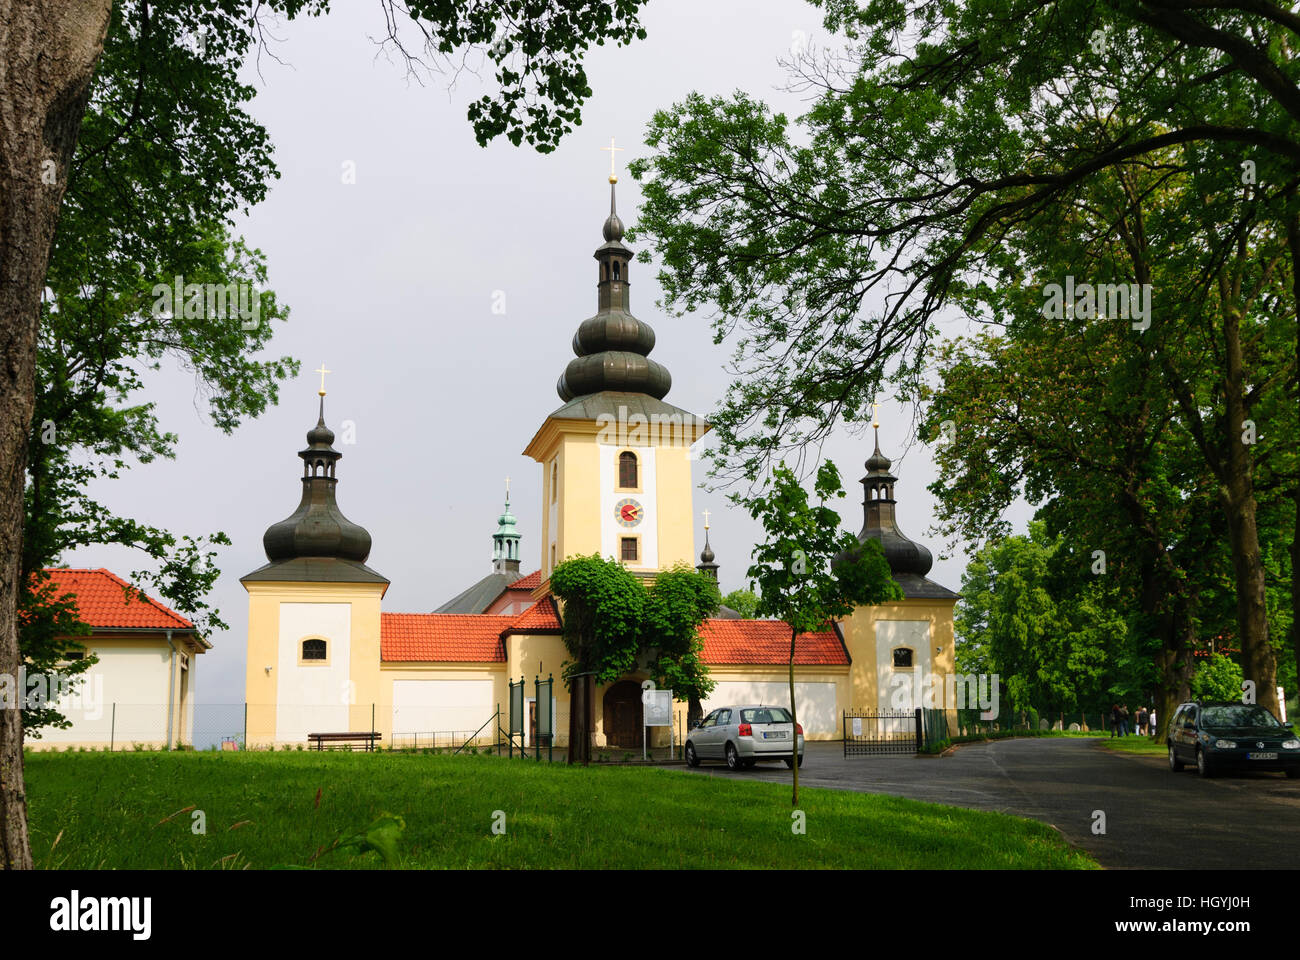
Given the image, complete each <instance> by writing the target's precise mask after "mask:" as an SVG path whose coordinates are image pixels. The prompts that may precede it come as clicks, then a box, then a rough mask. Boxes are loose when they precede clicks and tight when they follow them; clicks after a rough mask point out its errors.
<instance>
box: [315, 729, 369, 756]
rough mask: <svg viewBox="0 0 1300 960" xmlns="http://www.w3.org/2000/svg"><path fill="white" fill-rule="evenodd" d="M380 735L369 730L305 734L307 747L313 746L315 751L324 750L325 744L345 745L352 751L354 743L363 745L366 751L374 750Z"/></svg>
mask: <svg viewBox="0 0 1300 960" xmlns="http://www.w3.org/2000/svg"><path fill="white" fill-rule="evenodd" d="M383 738H384V735H383V734H382V733H374V732H373V731H370V730H364V731H362V732H360V733H309V734H307V743H308V745H309V746H310V745H312V744H315V746H316V749H317V750H324V749H325V744H327V743H339V744H347V749H349V750H351V749H352V744H354V743H364V744H365V745H366V750H367V751H371V750H374V749H375V741H376V740H382V739H383Z"/></svg>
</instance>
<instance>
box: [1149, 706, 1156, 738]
mask: <svg viewBox="0 0 1300 960" xmlns="http://www.w3.org/2000/svg"><path fill="white" fill-rule="evenodd" d="M1157 729H1158V728H1157V727H1156V708H1155V707H1152V708H1151V710H1150V712H1149V713H1148V714H1147V730H1149V731H1150V735H1151V736H1153V737H1154V736H1155V735H1156V730H1157Z"/></svg>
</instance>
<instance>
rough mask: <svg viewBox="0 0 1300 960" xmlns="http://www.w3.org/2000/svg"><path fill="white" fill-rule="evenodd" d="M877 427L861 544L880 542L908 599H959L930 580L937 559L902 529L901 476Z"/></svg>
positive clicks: (864, 488) (864, 483)
mask: <svg viewBox="0 0 1300 960" xmlns="http://www.w3.org/2000/svg"><path fill="white" fill-rule="evenodd" d="M873 426H876V448H875V450H873V451H872V453H871V456H870V457H869V458H868V459H867V474H866V476H864V477H863V478H862V491H863V499H862V513H863V524H862V532H861V533H859V534H858V541H859V542H860V543H864V544H865V543H866V542H867V541H868V540H875V541H877V542H878V543H879V544H880V546H881V549H882V551H883V552H884V555H885V560H886V561H887V562H888V563H889V570H890V573H891V574H892V575H893V578H894V580H895V582H896V583H897V584H898V585H899V587H900V588H902V591H903V596H904V597H905V598H908V599H926V600H955V599H956V598H957V594H955V593H953V592H952V591H951V590H949V589H948V588H947V587H945V586H942V585H941V584H938V583H935V582H934V581H933V580H930V579H929V578H927V577H926V574H928V573H929V572H930V567H932V566H933V565H934V557H933V556H931V554H930V551H929V550H928V549H926V548H925V547H924V546H922V545H921V544H919V543H917V542H916V541H915V540H912V539H911V538H910V537H908V536H907V534H905V533H903V531H902V530H900V529H898V521H897V519H896V517H895V513H894V511H895V507H896V501H895V500H894V484H896V483H897V482H898V477H896V476H894V475H893V474H892V473H891V472H890V467H891V466H892V464H891V463H890V460H889V458H888V457H886V456H885V455H884V454H883V453H881V452H880V428H879V426H877V425H875V424H873ZM853 553H854V551H852V550H850V551H848V552H847V553H842V554H840V555H839V556H837V557H835V559H834V560H832V561H831V566H832V567H834V566H835V565H836V564H838V563H840V562H841V561H843V560H845V559H847V558H848V557H849V556H852V555H853Z"/></svg>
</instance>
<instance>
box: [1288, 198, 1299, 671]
mask: <svg viewBox="0 0 1300 960" xmlns="http://www.w3.org/2000/svg"><path fill="white" fill-rule="evenodd" d="M1294 200H1295V198H1294V197H1293V198H1292V202H1294ZM1286 239H1287V247H1288V249H1289V251H1290V254H1291V287H1292V305H1293V306H1294V307H1295V311H1296V340H1295V369H1296V371H1297V372H1298V373H1300V215H1297V214H1292V215H1291V216H1290V217H1288V218H1287V221H1286ZM1291 499H1292V501H1294V503H1295V532H1294V534H1293V535H1292V537H1291V651H1292V653H1293V654H1294V656H1295V666H1296V676H1297V677H1300V482H1296V483H1295V485H1294V486H1292V487H1291Z"/></svg>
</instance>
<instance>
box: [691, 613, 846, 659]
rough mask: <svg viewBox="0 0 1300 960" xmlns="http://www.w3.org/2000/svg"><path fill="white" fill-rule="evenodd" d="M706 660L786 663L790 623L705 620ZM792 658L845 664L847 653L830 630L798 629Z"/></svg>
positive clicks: (788, 651)
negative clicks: (804, 631)
mask: <svg viewBox="0 0 1300 960" xmlns="http://www.w3.org/2000/svg"><path fill="white" fill-rule="evenodd" d="M700 636H701V637H702V638H703V639H704V653H703V655H702V659H703V661H704V662H705V663H706V664H710V663H711V664H719V665H721V664H749V663H789V662H790V627H789V625H788V624H786V623H784V622H782V621H780V620H705V621H704V623H703V624H701V626H700ZM794 662H795V663H796V664H797V665H802V666H848V663H849V655H848V653H847V652H846V651H845V649H844V644H842V643H840V638H839V637H838V636H836V634H835V631H834V630H821V631H817V632H814V633H801V634H800V635H799V639H798V640H797V641H795V651H794Z"/></svg>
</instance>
